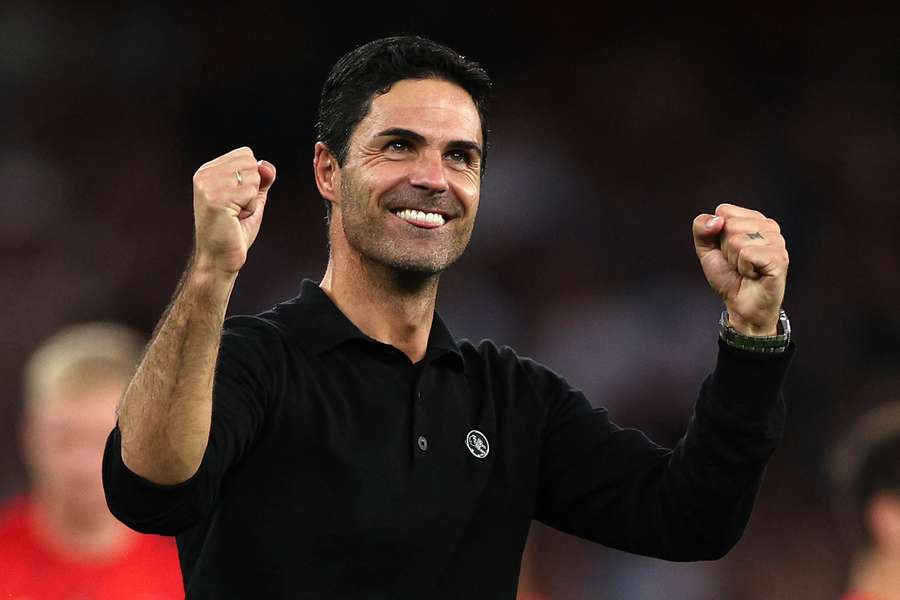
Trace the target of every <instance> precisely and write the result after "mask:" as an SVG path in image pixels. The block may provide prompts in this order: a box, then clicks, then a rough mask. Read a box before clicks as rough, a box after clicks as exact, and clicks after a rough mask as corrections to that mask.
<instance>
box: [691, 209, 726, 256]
mask: <svg viewBox="0 0 900 600" xmlns="http://www.w3.org/2000/svg"><path fill="white" fill-rule="evenodd" d="M724 226H725V219H724V218H722V217H720V216H714V215H707V214H702V215H697V217H695V218H694V224H693V227H692V228H691V229H692V232H693V234H694V249H695V250H696V251H697V256H698V257H700V258H703V257H704V256H705V255H706V254H708V253H709V252H712V251H714V250H719V234H720V233H722V228H723V227H724Z"/></svg>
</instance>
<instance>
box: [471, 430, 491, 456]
mask: <svg viewBox="0 0 900 600" xmlns="http://www.w3.org/2000/svg"><path fill="white" fill-rule="evenodd" d="M466 448H468V449H469V452H471V453H472V456H474V457H475V458H484V457H485V456H487V455H488V452H490V451H491V445H490V444H489V443H488V441H487V438H486V437H484V434H483V433H481V432H480V431H478V430H477V429H473V430H472V431H470V432H469V433H467V434H466Z"/></svg>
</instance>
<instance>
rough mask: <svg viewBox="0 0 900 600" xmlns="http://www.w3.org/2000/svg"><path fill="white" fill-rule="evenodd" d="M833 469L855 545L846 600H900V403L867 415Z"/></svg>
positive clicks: (840, 510)
mask: <svg viewBox="0 0 900 600" xmlns="http://www.w3.org/2000/svg"><path fill="white" fill-rule="evenodd" d="M830 467H831V478H832V484H833V485H834V487H835V500H836V502H835V506H836V509H837V514H838V516H839V518H840V519H841V525H843V530H844V533H845V534H846V536H847V537H848V538H849V539H848V541H849V542H850V543H851V545H852V553H851V565H850V579H849V582H848V591H847V594H846V595H845V596H844V597H843V600H900V402H892V403H888V404H883V405H880V406H878V407H876V408H874V409H872V410H870V411H869V412H867V413H866V414H865V415H863V416H862V418H860V419H859V420H858V421H857V423H856V424H855V425H854V426H853V427H852V428H851V429H850V431H849V432H847V434H845V436H844V438H843V439H842V440H841V442H840V443H839V444H838V446H837V447H836V449H835V451H834V453H833V455H832V457H831V465H830Z"/></svg>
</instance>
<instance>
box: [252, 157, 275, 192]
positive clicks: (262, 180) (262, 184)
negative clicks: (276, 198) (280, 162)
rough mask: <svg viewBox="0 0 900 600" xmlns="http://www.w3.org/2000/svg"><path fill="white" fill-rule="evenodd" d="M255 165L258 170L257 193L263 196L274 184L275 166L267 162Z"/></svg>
mask: <svg viewBox="0 0 900 600" xmlns="http://www.w3.org/2000/svg"><path fill="white" fill-rule="evenodd" d="M256 165H257V166H256V168H257V169H258V170H259V193H260V194H265V193H266V192H268V191H269V188H270V187H272V184H273V183H275V165H273V164H272V163H270V162H269V161H267V160H261V161H259V162H257V163H256Z"/></svg>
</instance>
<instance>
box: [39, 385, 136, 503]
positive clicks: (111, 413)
mask: <svg viewBox="0 0 900 600" xmlns="http://www.w3.org/2000/svg"><path fill="white" fill-rule="evenodd" d="M123 389H124V385H123V383H122V382H119V381H110V382H109V383H100V382H98V383H97V384H96V385H92V386H89V387H81V386H78V387H75V388H68V387H64V386H63V387H59V388H58V389H55V390H52V391H50V392H48V394H47V396H46V397H45V398H41V399H40V400H39V401H38V402H37V403H36V404H35V406H34V407H33V410H31V411H29V412H28V413H27V414H26V420H25V428H24V432H23V433H24V442H25V453H26V460H27V462H28V468H29V475H30V477H31V480H32V484H33V485H34V486H35V487H36V488H38V490H36V491H39V492H40V494H41V495H42V496H43V497H44V498H45V499H46V500H49V501H50V502H52V503H54V504H55V505H57V506H65V508H66V513H67V515H68V516H67V518H70V519H78V520H96V519H97V518H98V517H103V516H107V513H108V510H107V508H106V500H105V499H104V496H103V484H102V481H101V476H100V472H101V468H100V466H101V463H102V457H103V447H104V445H105V443H106V437H107V435H109V432H110V430H111V429H112V428H113V426H114V425H115V421H116V415H115V410H116V402H117V401H118V398H119V396H120V395H121V394H122V392H123Z"/></svg>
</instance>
